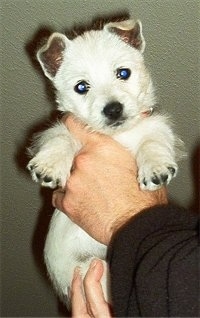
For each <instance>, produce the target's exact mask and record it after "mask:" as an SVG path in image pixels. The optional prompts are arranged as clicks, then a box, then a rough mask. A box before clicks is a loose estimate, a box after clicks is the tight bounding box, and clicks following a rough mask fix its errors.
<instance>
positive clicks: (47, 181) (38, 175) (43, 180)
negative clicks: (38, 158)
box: [27, 160, 60, 188]
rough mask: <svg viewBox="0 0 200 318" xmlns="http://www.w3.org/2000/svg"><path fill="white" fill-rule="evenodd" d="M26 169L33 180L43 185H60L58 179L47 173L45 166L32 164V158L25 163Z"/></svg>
mask: <svg viewBox="0 0 200 318" xmlns="http://www.w3.org/2000/svg"><path fill="white" fill-rule="evenodd" d="M27 169H28V170H29V171H30V173H31V176H32V179H33V180H34V181H35V182H39V183H40V184H41V185H42V186H44V187H49V188H56V187H57V186H58V185H60V182H59V180H58V179H55V178H53V176H51V175H49V173H48V172H47V171H46V170H47V169H46V168H43V167H38V165H37V164H34V163H33V162H32V160H31V161H30V163H29V164H28V165H27Z"/></svg>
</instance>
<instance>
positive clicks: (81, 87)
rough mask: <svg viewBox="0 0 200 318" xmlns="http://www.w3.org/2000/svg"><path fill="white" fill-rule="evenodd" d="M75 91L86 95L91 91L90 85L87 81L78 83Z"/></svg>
mask: <svg viewBox="0 0 200 318" xmlns="http://www.w3.org/2000/svg"><path fill="white" fill-rule="evenodd" d="M74 90H75V92H76V93H78V94H86V93H87V92H88V90H89V84H88V83H87V82H85V81H81V82H78V83H77V84H76V86H75V87H74Z"/></svg>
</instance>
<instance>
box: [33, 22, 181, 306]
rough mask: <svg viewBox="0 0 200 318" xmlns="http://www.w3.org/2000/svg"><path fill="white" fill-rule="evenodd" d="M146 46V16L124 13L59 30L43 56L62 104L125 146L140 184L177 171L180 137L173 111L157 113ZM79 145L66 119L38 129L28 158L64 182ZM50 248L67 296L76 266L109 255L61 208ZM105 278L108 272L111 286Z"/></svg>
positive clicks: (39, 177)
mask: <svg viewBox="0 0 200 318" xmlns="http://www.w3.org/2000/svg"><path fill="white" fill-rule="evenodd" d="M144 48H145V41H144V38H143V35H142V25H141V23H140V21H137V22H134V21H133V20H126V21H122V22H111V23H108V24H105V26H104V27H103V29H102V30H90V31H87V32H85V33H83V34H82V35H80V36H77V37H76V38H74V39H73V40H69V39H68V38H67V37H66V36H65V35H64V34H60V33H54V34H52V36H51V37H50V38H49V40H48V41H47V43H46V45H45V46H43V47H42V48H41V49H40V50H39V52H38V54H37V58H38V60H39V62H40V64H41V66H42V69H43V71H44V73H45V75H46V76H47V77H48V78H49V79H50V80H51V81H52V82H53V84H54V86H55V88H56V90H57V102H58V107H59V109H60V110H61V111H64V112H71V113H73V114H74V115H75V116H76V117H78V118H80V119H81V121H83V122H84V123H86V124H87V125H88V127H90V129H92V130H95V131H99V132H102V133H105V134H108V135H110V136H112V137H113V138H114V139H116V140H117V141H119V142H120V143H121V144H122V145H124V146H125V147H127V148H128V149H129V150H130V151H131V152H132V153H133V155H134V157H135V158H136V161H137V165H138V182H139V184H140V187H141V188H142V189H148V190H156V189H158V188H159V187H161V186H162V185H163V184H168V183H169V182H170V180H171V179H172V178H173V177H175V175H176V173H177V160H178V159H179V157H180V152H179V150H178V147H177V146H178V145H179V144H180V140H179V139H178V138H177V137H175V135H174V133H173V132H172V129H171V127H170V125H169V123H168V119H167V117H166V116H163V115H160V114H155V113H153V110H154V105H155V96H154V90H153V84H152V80H151V77H150V74H149V73H148V71H147V69H146V67H145V65H144V60H143V55H142V53H143V52H144ZM80 147H81V145H80V143H79V142H78V141H77V140H75V139H74V137H73V136H72V135H71V134H70V133H69V131H68V130H67V128H66V127H65V126H64V125H63V124H62V123H58V124H56V125H55V126H54V127H52V128H50V129H48V130H46V131H45V132H43V133H42V134H40V136H38V138H37V140H36V141H35V143H34V144H33V147H32V148H31V154H32V156H33V158H32V159H31V160H30V162H29V164H28V169H29V170H30V171H31V174H32V177H33V179H34V180H35V181H37V182H40V183H41V184H42V185H44V186H49V187H52V188H54V187H56V186H64V185H65V183H66V178H68V177H69V175H70V170H71V167H72V162H73V158H74V156H75V154H76V153H77V152H78V151H79V150H80ZM44 255H45V262H46V265H47V269H48V272H49V275H50V278H51V280H52V282H53V285H54V287H55V288H56V290H57V293H58V295H59V296H60V298H61V299H63V300H64V302H66V294H67V292H68V288H69V286H70V285H71V280H72V276H73V270H74V268H75V266H77V265H78V266H80V267H81V269H82V272H83V275H84V274H85V272H86V271H87V268H88V264H89V263H90V262H91V259H92V258H94V257H98V258H101V259H103V260H105V259H106V246H104V245H102V244H100V243H98V242H97V241H95V240H94V239H92V238H91V237H90V236H89V235H88V234H87V233H85V232H84V231H83V230H82V229H81V228H79V227H78V226H77V225H75V224H74V223H72V221H70V219H69V218H68V217H67V216H66V215H64V214H63V213H62V212H60V211H58V210H56V211H55V213H54V215H53V217H52V221H51V225H50V229H49V233H48V236H47V239H46V244H45V250H44ZM106 280H107V275H106V274H105V275H104V282H103V287H104V290H105V292H106V293H107V291H106V290H107V287H106V285H107V282H106ZM107 297H108V295H107Z"/></svg>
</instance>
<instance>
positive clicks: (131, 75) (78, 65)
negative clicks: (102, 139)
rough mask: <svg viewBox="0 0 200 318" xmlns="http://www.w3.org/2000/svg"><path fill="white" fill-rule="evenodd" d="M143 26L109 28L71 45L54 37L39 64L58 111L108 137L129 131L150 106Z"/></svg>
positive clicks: (61, 37) (40, 54)
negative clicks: (54, 92) (50, 83)
mask: <svg viewBox="0 0 200 318" xmlns="http://www.w3.org/2000/svg"><path fill="white" fill-rule="evenodd" d="M144 47H145V42H144V38H143V36H142V32H141V23H140V22H137V23H134V22H133V20H127V21H123V22H116V23H109V24H107V25H105V26H104V29H103V30H98V31H94V30H92V31H88V32H85V33H84V34H83V35H82V36H78V37H76V38H75V39H74V40H69V39H68V38H67V37H66V36H65V35H63V34H60V33H54V34H53V35H52V36H51V37H50V38H49V40H48V42H47V44H46V45H45V46H44V47H42V48H41V49H40V50H39V52H38V54H37V57H38V60H39V62H40V64H41V66H42V68H43V70H44V73H45V74H46V76H47V77H49V78H50V79H51V80H52V81H53V83H54V86H55V87H56V89H57V100H58V103H59V109H60V110H62V111H69V112H72V113H73V114H75V115H76V116H78V117H79V118H80V119H81V120H83V121H84V122H85V123H87V124H88V125H89V126H91V127H92V128H93V129H95V130H99V131H103V132H106V133H109V134H112V133H114V132H116V131H117V130H121V129H127V128H128V127H129V126H130V125H132V124H133V122H134V121H135V120H137V119H138V118H139V117H140V115H141V113H142V112H145V111H148V109H149V108H150V107H151V106H152V105H153V103H154V95H153V88H152V82H151V79H150V76H149V74H148V72H147V70H146V68H145V66H144V62H143V56H142V53H143V51H144Z"/></svg>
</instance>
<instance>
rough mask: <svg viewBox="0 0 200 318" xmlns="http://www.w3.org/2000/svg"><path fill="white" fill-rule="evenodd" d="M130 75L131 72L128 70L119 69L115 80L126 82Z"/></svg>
mask: <svg viewBox="0 0 200 318" xmlns="http://www.w3.org/2000/svg"><path fill="white" fill-rule="evenodd" d="M130 75H131V70H130V69H129V68H119V69H118V70H117V78H119V79H121V80H127V79H128V78H129V77H130Z"/></svg>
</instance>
